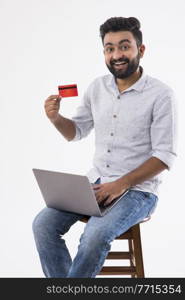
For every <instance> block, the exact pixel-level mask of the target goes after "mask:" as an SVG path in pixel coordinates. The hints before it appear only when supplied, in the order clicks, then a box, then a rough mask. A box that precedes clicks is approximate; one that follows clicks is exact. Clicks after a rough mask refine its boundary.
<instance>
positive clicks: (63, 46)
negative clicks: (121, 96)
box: [0, 0, 185, 277]
mask: <svg viewBox="0 0 185 300" xmlns="http://www.w3.org/2000/svg"><path fill="white" fill-rule="evenodd" d="M184 15H185V2H184V0H177V1H170V0H163V1H161V0H155V1H148V0H140V1H137V0H135V1H134V0H131V1H124V0H114V1H109V0H88V1H87V0H78V1H77V0H30V1H28V0H17V1H13V0H12V1H10V0H0V41H1V47H0V74H1V77H0V80H1V92H0V97H1V102H0V105H1V106H0V142H1V148H0V150H1V155H0V184H1V190H0V192H1V206H0V241H1V246H0V277H42V276H43V273H42V271H41V267H40V262H39V259H38V255H37V252H36V248H35V244H34V240H33V235H32V228H31V227H32V221H33V219H34V217H35V215H36V214H37V213H38V212H39V211H40V210H41V209H42V208H43V207H44V201H43V199H42V196H41V194H40V191H39V189H38V186H37V184H36V182H35V178H34V177H33V174H32V168H33V167H36V168H43V169H49V170H57V171H65V172H71V173H74V174H85V173H86V171H87V170H88V169H89V168H90V167H91V163H92V156H93V153H94V136H93V133H92V134H91V135H90V136H88V137H87V138H86V139H84V140H82V141H80V142H77V143H67V142H66V141H65V140H64V138H63V137H62V136H60V134H59V133H58V132H57V131H56V129H55V128H54V127H53V126H52V124H51V123H50V122H49V120H48V119H47V117H46V116H45V113H44V109H43V104H44V100H45V99H46V98H47V97H48V96H49V95H51V94H56V93H57V86H58V85H59V84H70V83H77V84H78V90H79V97H78V98H72V99H65V100H63V102H62V105H61V111H63V114H64V115H65V116H67V117H70V116H72V114H73V113H74V111H75V109H76V107H77V106H78V105H79V101H80V98H81V97H82V95H83V93H84V91H85V89H86V88H87V86H88V85H89V84H90V82H91V81H92V80H93V79H94V78H95V77H97V76H100V75H104V74H105V73H108V70H107V68H106V66H105V64H104V57H103V52H102V44H101V40H100V37H99V26H100V25H101V24H102V23H103V22H104V21H105V20H106V19H108V18H109V17H113V16H125V17H130V16H135V17H137V18H138V19H139V20H140V21H141V24H142V27H141V28H142V31H143V37H144V44H145V45H146V52H145V56H144V58H143V59H142V61H141V65H142V66H143V67H144V69H145V72H146V73H148V74H149V75H151V76H154V77H157V78H158V79H160V80H162V81H163V82H165V83H167V84H169V85H170V86H171V87H172V88H173V89H174V90H175V93H176V96H177V99H178V110H179V143H178V158H177V159H176V161H175V163H174V167H173V168H172V170H171V172H168V171H166V172H165V175H164V181H163V184H162V185H161V188H160V199H159V204H158V207H157V209H156V212H155V213H154V215H153V217H152V219H151V221H149V222H148V223H146V224H142V225H141V230H142V240H143V252H144V262H145V272H146V276H147V277H184V275H185V261H184V253H185V237H184V228H185V204H184V202H185V197H184V193H185V192H184V187H185V181H184V178H185V176H184V165H185V158H184V149H185V141H184V129H183V128H184V127H183V126H184V118H185V117H184V114H185V104H184V101H185V100H184V67H185V63H184V53H185V41H184V28H185V18H184ZM83 227H84V224H82V223H79V222H78V223H77V224H75V225H74V226H73V227H72V228H71V230H70V232H69V233H68V234H67V235H66V240H67V245H68V246H69V248H70V251H71V255H72V257H74V255H75V253H76V250H77V245H78V240H79V237H80V234H81V233H82V230H83ZM115 243H117V241H116V242H115ZM114 247H115V246H114ZM116 247H117V249H118V250H119V247H120V246H119V245H118V244H116Z"/></svg>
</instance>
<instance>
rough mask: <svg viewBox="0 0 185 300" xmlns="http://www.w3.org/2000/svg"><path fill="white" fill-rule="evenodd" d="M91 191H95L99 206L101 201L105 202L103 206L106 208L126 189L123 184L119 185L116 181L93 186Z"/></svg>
mask: <svg viewBox="0 0 185 300" xmlns="http://www.w3.org/2000/svg"><path fill="white" fill-rule="evenodd" d="M93 189H94V190H95V195H96V200H97V202H98V203H99V204H100V203H101V202H102V201H105V202H104V206H106V205H108V204H110V203H111V202H112V201H113V200H114V199H115V198H117V197H119V196H121V195H122V194H123V193H124V192H125V191H126V190H127V189H128V188H127V187H126V185H125V186H124V185H123V183H120V182H119V180H116V181H113V182H107V183H103V184H94V185H93ZM105 199H106V200H105Z"/></svg>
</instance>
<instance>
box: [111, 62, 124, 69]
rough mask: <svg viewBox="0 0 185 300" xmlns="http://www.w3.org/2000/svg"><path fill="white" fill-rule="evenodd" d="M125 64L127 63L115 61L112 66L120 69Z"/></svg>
mask: <svg viewBox="0 0 185 300" xmlns="http://www.w3.org/2000/svg"><path fill="white" fill-rule="evenodd" d="M125 65H127V62H115V63H113V66H114V67H115V68H116V69H121V68H122V67H124V66H125Z"/></svg>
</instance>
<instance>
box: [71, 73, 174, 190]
mask: <svg viewBox="0 0 185 300" xmlns="http://www.w3.org/2000/svg"><path fill="white" fill-rule="evenodd" d="M72 120H73V121H74V122H75V125H76V136H75V137H74V139H73V141H77V140H80V139H82V138H84V137H86V136H87V135H88V134H89V133H90V131H91V130H92V129H93V128H94V130H95V154H94V159H93V168H92V169H91V170H90V171H89V172H88V173H87V176H88V178H89V180H90V182H95V181H96V180H97V179H98V178H101V183H105V182H110V181H114V180H116V179H118V178H120V177H122V176H123V175H125V174H127V173H128V172H130V171H132V170H134V169H136V168H137V167H139V166H140V165H141V164H142V163H144V162H145V161H146V160H148V159H149V158H151V157H157V158H158V159H160V160H161V161H162V162H164V163H165V164H166V165H167V167H168V169H170V168H171V166H172V163H173V160H174V158H175V156H176V104H175V97H174V93H173V90H172V89H171V88H170V87H168V86H167V85H166V84H164V83H163V82H161V81H160V80H158V79H155V78H153V77H151V76H148V75H146V74H144V72H142V76H141V77H140V79H138V81H137V82H135V83H134V84H133V85H132V86H130V87H129V88H127V89H126V90H124V91H123V92H120V91H119V90H118V87H117V84H116V82H115V78H114V76H113V75H111V74H109V75H105V76H102V77H99V78H97V79H95V80H94V81H93V82H92V83H91V84H90V86H89V87H88V88H87V90H86V92H85V94H84V97H83V99H82V102H81V105H80V106H79V107H78V108H77V112H76V114H75V116H74V117H73V118H72ZM159 183H161V174H159V175H157V176H154V177H153V178H151V179H148V180H146V181H144V182H143V183H141V184H137V185H135V186H133V187H132V189H135V190H141V191H146V192H151V193H154V194H158V185H159Z"/></svg>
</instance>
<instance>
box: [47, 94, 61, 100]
mask: <svg viewBox="0 0 185 300" xmlns="http://www.w3.org/2000/svg"><path fill="white" fill-rule="evenodd" d="M57 98H62V97H61V96H60V95H50V96H49V97H48V98H47V99H46V100H52V99H57Z"/></svg>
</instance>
